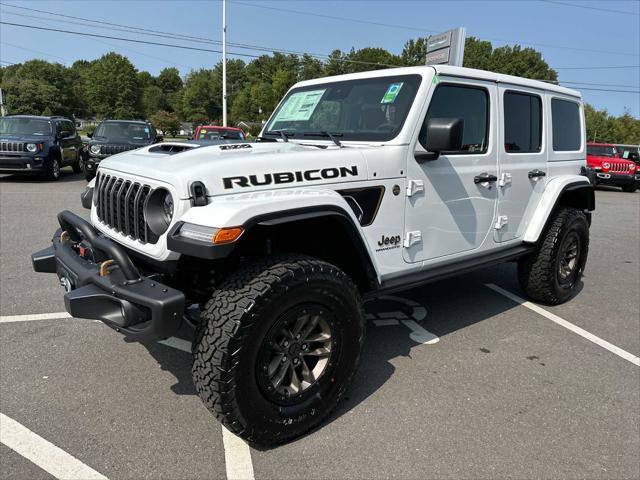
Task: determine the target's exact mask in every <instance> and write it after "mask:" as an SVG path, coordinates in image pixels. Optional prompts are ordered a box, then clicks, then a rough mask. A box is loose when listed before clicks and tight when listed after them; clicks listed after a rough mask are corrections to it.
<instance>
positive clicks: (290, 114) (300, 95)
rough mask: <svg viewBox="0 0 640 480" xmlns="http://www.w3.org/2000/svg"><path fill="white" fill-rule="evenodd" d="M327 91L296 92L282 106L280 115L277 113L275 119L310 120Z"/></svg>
mask: <svg viewBox="0 0 640 480" xmlns="http://www.w3.org/2000/svg"><path fill="white" fill-rule="evenodd" d="M325 91H326V90H325V89H322V90H310V91H308V92H297V93H294V94H293V95H291V96H290V97H289V98H288V99H287V101H286V102H285V104H284V105H283V106H282V108H281V109H280V111H279V112H278V115H276V118H275V121H276V122H291V121H293V122H297V121H306V120H309V119H310V118H311V115H313V112H314V110H315V109H316V107H317V106H318V103H319V102H320V99H321V98H322V95H324V92H325Z"/></svg>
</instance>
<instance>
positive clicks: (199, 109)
mask: <svg viewBox="0 0 640 480" xmlns="http://www.w3.org/2000/svg"><path fill="white" fill-rule="evenodd" d="M215 90H216V88H215V75H214V72H213V70H207V69H204V68H203V69H200V70H192V71H191V72H189V74H188V75H187V78H186V80H185V83H184V90H183V92H182V109H183V112H184V116H185V118H186V119H187V120H188V121H191V122H195V121H196V119H202V118H203V117H205V118H209V119H213V118H219V117H220V116H221V114H222V99H221V98H220V96H218V95H215Z"/></svg>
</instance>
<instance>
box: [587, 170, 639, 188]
mask: <svg viewBox="0 0 640 480" xmlns="http://www.w3.org/2000/svg"><path fill="white" fill-rule="evenodd" d="M634 183H635V184H636V185H638V186H640V174H637V173H612V172H606V173H604V172H597V173H596V185H611V186H614V187H626V186H628V185H633V184H634Z"/></svg>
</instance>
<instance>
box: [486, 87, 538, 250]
mask: <svg viewBox="0 0 640 480" xmlns="http://www.w3.org/2000/svg"><path fill="white" fill-rule="evenodd" d="M543 95H544V93H542V92H538V91H536V90H534V89H528V88H525V87H520V86H518V87H510V86H508V85H501V86H500V87H499V88H498V97H499V104H500V106H499V108H500V111H501V112H502V114H501V115H500V118H501V121H500V122H499V132H498V138H500V139H501V140H500V141H499V142H498V143H499V145H498V157H499V159H500V170H499V177H500V178H499V181H498V192H499V193H498V214H497V221H498V224H497V227H498V228H496V229H495V232H494V238H495V241H496V242H505V241H507V240H513V239H514V238H519V237H520V236H522V234H523V233H524V231H525V230H526V227H527V222H526V219H528V218H531V215H532V214H533V211H534V210H535V208H536V207H537V206H538V203H539V202H540V198H541V197H542V193H543V192H544V188H545V185H546V180H547V177H546V175H547V149H548V146H547V143H546V142H545V141H544V135H543V132H544V128H545V126H544V125H543V120H542V119H543V118H544V115H543V103H544V102H543Z"/></svg>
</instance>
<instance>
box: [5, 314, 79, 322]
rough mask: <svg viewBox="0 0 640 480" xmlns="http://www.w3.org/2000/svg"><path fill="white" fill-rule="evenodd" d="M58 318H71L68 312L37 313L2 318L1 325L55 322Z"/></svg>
mask: <svg viewBox="0 0 640 480" xmlns="http://www.w3.org/2000/svg"><path fill="white" fill-rule="evenodd" d="M58 318H71V315H69V314H68V313H67V312H58V313H36V314H32V315H4V316H0V323H11V322H31V321H33V320H55V319H58Z"/></svg>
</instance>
